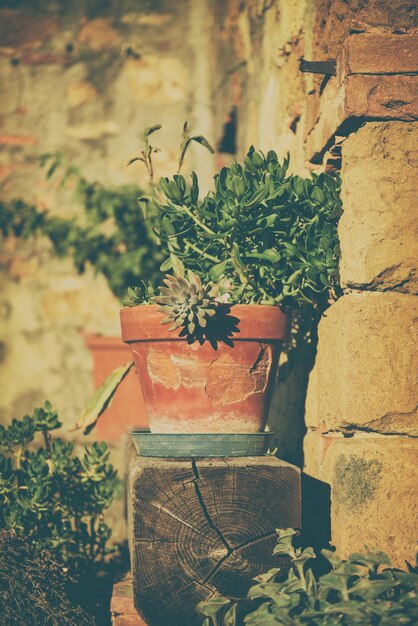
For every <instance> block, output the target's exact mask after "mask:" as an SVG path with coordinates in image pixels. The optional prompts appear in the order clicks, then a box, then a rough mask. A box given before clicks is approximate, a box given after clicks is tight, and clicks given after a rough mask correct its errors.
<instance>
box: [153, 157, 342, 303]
mask: <svg viewBox="0 0 418 626" xmlns="http://www.w3.org/2000/svg"><path fill="white" fill-rule="evenodd" d="M288 166H289V159H288V158H287V159H285V160H284V162H283V163H280V162H279V160H278V157H277V154H276V153H275V152H274V151H272V150H270V151H269V152H268V153H267V155H266V156H265V155H264V154H263V153H262V152H256V151H255V150H254V148H251V149H250V151H249V152H248V154H247V157H246V158H245V159H244V162H243V163H241V164H239V163H235V164H233V165H231V167H224V168H223V169H222V170H221V171H220V173H219V175H217V176H216V177H215V190H214V191H212V192H210V193H208V194H207V195H206V197H205V198H204V199H203V200H202V201H199V183H198V179H197V176H196V174H195V173H194V172H193V173H192V179H191V185H190V186H189V187H187V185H186V180H185V179H184V177H183V176H181V175H175V176H174V177H173V179H172V180H170V179H168V178H161V179H160V188H161V190H162V192H163V193H164V195H165V197H166V201H165V202H164V201H163V202H161V203H160V205H159V208H160V210H159V214H158V215H157V218H156V225H155V229H156V232H157V234H158V237H159V238H160V240H161V241H162V242H163V243H165V245H166V246H167V248H168V250H169V251H170V258H168V259H167V260H166V261H165V262H164V263H163V264H162V266H161V271H170V270H171V271H172V272H173V273H174V274H182V273H184V268H186V269H191V270H193V272H195V273H196V274H197V275H198V276H199V277H200V278H201V280H202V282H203V283H207V282H210V281H213V282H215V283H217V284H218V286H219V288H220V290H221V292H223V293H227V294H228V295H229V299H230V302H231V303H256V304H276V305H277V304H281V305H284V306H292V307H299V306H301V305H303V304H306V303H308V304H313V303H316V302H318V300H321V298H322V299H323V298H324V297H325V298H326V297H328V294H329V291H330V290H334V291H335V290H337V289H338V258H339V247H338V237H337V222H338V219H339V216H340V214H341V200H340V198H339V186H340V183H339V179H338V178H335V177H332V176H329V175H327V174H320V175H319V176H317V175H312V177H311V178H305V179H304V178H301V177H299V176H295V175H288V173H287V170H288Z"/></svg>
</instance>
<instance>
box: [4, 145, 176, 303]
mask: <svg viewBox="0 0 418 626" xmlns="http://www.w3.org/2000/svg"><path fill="white" fill-rule="evenodd" d="M44 160H45V163H48V164H49V168H48V175H49V176H52V175H53V174H54V173H55V172H56V170H57V168H59V167H61V166H62V167H63V168H64V169H63V174H62V177H61V183H62V184H63V185H64V184H65V183H66V181H67V180H68V179H69V178H71V180H72V181H73V182H74V181H75V189H74V192H75V197H76V199H77V201H78V202H79V203H80V204H81V206H82V207H83V216H82V218H83V219H82V220H78V219H75V218H74V219H65V218H61V217H58V216H53V215H50V214H48V213H47V212H40V211H38V210H37V208H36V207H35V206H33V205H31V204H28V203H27V202H25V201H24V200H21V199H17V200H11V201H9V202H2V201H0V234H2V235H3V236H4V237H8V236H10V235H13V236H15V237H20V238H22V239H29V238H31V237H33V236H35V235H36V234H40V235H44V236H45V237H47V238H48V239H49V240H50V242H51V243H52V246H53V249H54V252H55V253H56V254H57V255H58V256H60V257H64V256H70V257H72V259H73V262H74V265H75V267H76V269H77V270H78V271H79V272H80V273H82V272H84V271H85V269H86V267H87V266H88V265H89V264H91V265H92V266H93V267H94V269H95V271H96V273H98V274H103V276H104V277H105V278H106V280H107V281H108V284H109V287H110V289H111V290H112V291H113V293H114V294H115V295H116V296H117V297H118V298H123V297H124V296H125V294H126V291H127V288H128V286H129V285H133V284H135V283H138V282H139V280H140V278H144V277H145V279H146V280H151V281H156V280H158V279H159V278H160V277H161V273H160V270H159V267H160V265H161V263H162V262H163V261H164V259H165V258H166V256H167V254H166V253H165V251H164V249H163V248H161V246H159V245H158V243H157V241H156V238H155V235H154V234H153V232H152V229H151V226H150V224H149V223H148V222H147V220H145V219H144V216H143V214H142V213H141V210H140V208H139V206H138V196H140V195H141V194H142V192H141V190H140V189H139V187H137V186H136V185H124V186H120V187H105V186H104V185H102V184H100V183H98V182H89V181H87V180H86V179H85V178H84V177H83V176H81V174H80V172H79V170H78V169H77V168H76V167H74V166H71V167H66V166H65V163H64V161H63V157H62V156H60V155H47V156H46V157H45V159H44ZM104 223H106V227H105V228H104V227H103V224H104Z"/></svg>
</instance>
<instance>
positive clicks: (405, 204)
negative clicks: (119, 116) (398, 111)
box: [339, 122, 418, 293]
mask: <svg viewBox="0 0 418 626" xmlns="http://www.w3.org/2000/svg"><path fill="white" fill-rule="evenodd" d="M417 145H418V126H417V125H416V124H414V123H409V124H408V123H403V122H386V123H385V122H374V123H369V124H366V125H365V126H363V128H361V129H360V130H359V131H358V132H357V133H355V134H353V135H351V136H350V137H348V139H347V140H346V141H345V142H344V143H343V167H342V200H343V208H344V213H343V215H342V217H341V220H340V224H339V237H340V243H341V263H340V275H341V281H342V284H343V286H349V287H354V288H367V289H377V290H385V289H395V290H398V291H401V292H405V293H417V290H418V276H416V266H417V256H418V255H417V245H416V242H417V236H418V224H417V220H416V214H415V209H416V184H415V170H416V166H417V160H418V150H417ZM365 163H367V167H365Z"/></svg>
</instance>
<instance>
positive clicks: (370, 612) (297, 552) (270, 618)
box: [197, 528, 418, 626]
mask: <svg viewBox="0 0 418 626" xmlns="http://www.w3.org/2000/svg"><path fill="white" fill-rule="evenodd" d="M277 534H278V542H277V546H276V548H275V550H274V553H275V554H279V555H284V556H288V557H289V559H290V562H291V564H292V567H291V568H290V569H289V572H288V574H287V577H286V578H283V576H282V575H281V573H280V570H279V569H278V568H272V569H270V570H269V571H268V572H266V573H265V574H262V575H261V576H257V578H255V585H254V586H252V587H251V588H250V590H249V592H248V600H249V601H250V603H248V602H247V603H246V604H245V603H244V605H243V606H241V605H240V603H236V602H232V601H231V600H229V598H225V597H222V596H214V597H213V598H211V599H209V600H208V601H206V602H201V603H200V604H199V605H198V607H197V610H198V613H199V614H200V615H201V616H202V618H204V619H203V624H202V626H238V624H240V625H241V624H243V625H244V626H395V624H396V625H403V626H413V625H414V624H416V623H417V620H418V574H417V571H416V568H412V567H411V566H409V567H408V571H403V570H399V569H395V568H392V567H391V566H390V565H391V563H390V560H389V557H388V556H387V555H386V554H385V553H383V552H380V551H378V550H370V549H369V550H368V551H366V552H364V553H353V554H351V555H350V556H349V557H348V559H347V560H343V559H341V558H339V557H338V556H337V554H336V553H335V552H332V551H331V550H322V556H323V557H324V558H325V560H326V561H327V562H328V565H329V570H330V571H329V572H328V573H326V574H323V575H321V576H316V575H315V573H314V571H313V569H312V567H311V563H312V562H313V560H314V559H315V558H316V555H315V552H314V551H313V549H312V548H305V549H302V548H296V547H294V545H293V540H294V537H295V535H296V534H297V533H296V531H295V530H293V529H291V528H290V529H285V530H277Z"/></svg>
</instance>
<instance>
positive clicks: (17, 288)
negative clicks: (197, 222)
mask: <svg viewBox="0 0 418 626" xmlns="http://www.w3.org/2000/svg"><path fill="white" fill-rule="evenodd" d="M19 7H20V8H19V9H10V8H0V81H1V83H2V85H3V88H2V90H1V95H0V183H1V192H2V195H3V196H4V197H6V198H13V197H23V198H25V199H26V200H28V201H30V202H33V203H35V204H36V205H37V206H38V207H39V208H41V209H48V211H50V212H51V213H53V214H59V215H62V216H68V217H70V216H71V215H73V214H75V213H77V211H79V208H78V207H77V205H75V204H74V201H73V199H72V197H71V194H70V192H66V193H63V192H62V191H61V190H60V189H59V185H58V181H55V180H52V182H51V181H46V179H45V175H44V173H43V172H42V171H40V169H39V168H38V166H37V164H36V162H35V157H36V156H38V155H40V154H43V153H47V152H54V151H62V152H63V153H64V154H65V155H66V156H67V157H68V159H69V160H70V161H71V162H74V163H75V164H77V165H79V166H80V167H81V169H82V172H83V175H84V176H85V177H86V178H88V179H90V180H99V181H101V182H103V183H109V184H122V183H129V182H138V183H139V184H140V185H142V184H146V175H145V168H142V167H141V166H140V165H138V166H137V165H135V166H132V167H131V168H127V167H126V163H127V161H128V160H129V158H131V157H133V156H136V154H137V153H138V151H139V148H140V140H141V134H142V130H143V129H144V128H145V127H147V126H151V125H153V124H155V123H161V124H162V126H163V128H162V130H161V131H160V132H159V134H158V136H157V135H156V136H155V140H154V143H155V144H156V145H159V146H161V147H162V148H163V150H162V151H161V152H160V153H158V154H157V155H156V157H155V162H156V175H157V176H159V175H161V174H167V175H168V174H171V173H172V172H173V171H175V165H176V162H177V159H178V147H179V142H180V135H181V129H182V125H183V123H184V121H185V120H189V123H190V125H191V126H192V129H194V130H196V131H197V132H204V133H205V134H206V135H207V136H208V138H209V139H210V140H212V139H213V137H212V134H213V129H212V119H211V117H210V98H208V88H209V74H208V72H209V68H208V65H207V63H206V62H205V57H202V47H201V44H200V39H201V37H202V36H203V35H205V32H206V26H207V20H206V17H205V16H206V14H207V7H206V3H205V1H204V0H202V1H200V2H193V3H190V2H188V0H181V1H180V2H176V3H172V2H163V1H161V2H147V1H145V0H144V1H139V2H138V1H137V2H131V1H128V0H126V1H124V2H105V3H101V2H94V1H89V2H76V3H71V6H70V4H69V3H66V2H58V3H52V2H51V3H50V2H36V1H35V0H33V1H31V2H29V1H28V2H25V3H20V4H19ZM203 42H204V37H203ZM204 152H205V151H204V150H203V149H202V148H200V150H196V151H194V153H193V155H191V156H189V157H188V161H187V165H186V167H187V168H189V169H190V168H191V166H193V167H195V169H197V171H198V173H199V174H201V175H202V178H203V180H204V181H205V182H204V184H203V185H202V186H204V185H205V184H206V185H208V184H209V182H210V178H211V176H212V174H213V157H211V155H209V153H207V154H204ZM1 261H2V272H1V282H2V289H1V292H2V293H1V307H0V315H1V331H0V333H1V337H0V341H1V346H2V350H1V363H0V384H1V388H2V394H1V399H0V416H1V419H3V420H7V419H9V418H11V417H14V416H19V415H22V414H23V413H24V412H26V411H30V410H31V408H32V407H33V405H34V404H36V403H39V402H43V401H44V399H45V398H46V397H47V398H49V399H50V400H51V402H52V403H53V404H54V405H55V406H57V408H58V409H59V410H60V411H61V412H62V415H63V417H64V419H65V421H66V422H69V423H71V422H72V421H73V420H74V418H75V417H76V415H77V413H78V411H79V410H80V408H81V407H82V405H83V403H84V401H85V399H86V398H87V397H88V394H89V393H90V392H91V390H92V379H91V368H92V363H91V358H90V356H89V353H88V352H87V350H86V348H85V346H84V342H83V339H82V337H81V334H80V330H82V331H90V332H98V333H101V332H102V333H105V334H119V321H118V308H119V303H118V302H117V301H116V299H115V298H114V297H113V295H112V294H111V292H110V290H109V289H108V286H107V284H106V282H105V280H103V279H102V278H95V277H94V275H93V272H92V271H88V272H87V273H86V274H85V275H83V276H79V275H77V273H76V272H75V271H74V270H73V268H72V265H71V262H70V261H66V260H57V259H56V258H54V257H53V256H52V255H51V254H50V251H49V247H48V245H47V244H46V242H44V241H36V242H35V243H33V242H32V243H26V244H22V242H21V241H8V242H7V244H6V246H5V249H3V251H2V256H1Z"/></svg>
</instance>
